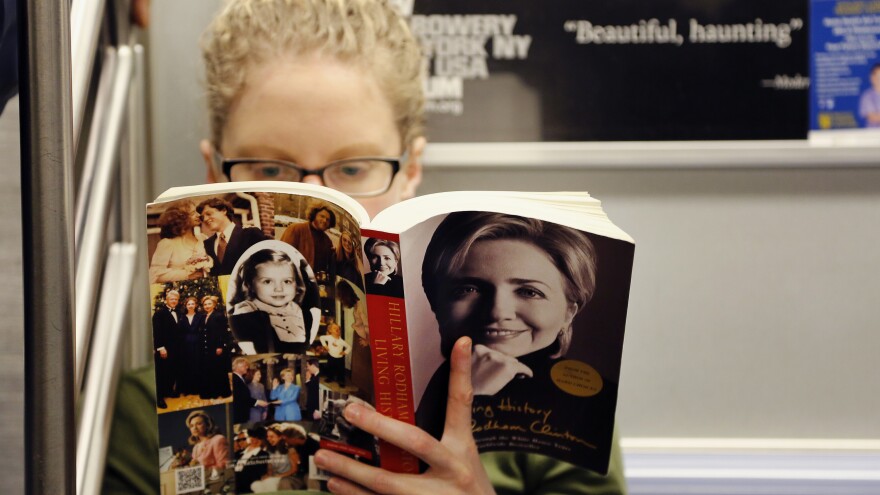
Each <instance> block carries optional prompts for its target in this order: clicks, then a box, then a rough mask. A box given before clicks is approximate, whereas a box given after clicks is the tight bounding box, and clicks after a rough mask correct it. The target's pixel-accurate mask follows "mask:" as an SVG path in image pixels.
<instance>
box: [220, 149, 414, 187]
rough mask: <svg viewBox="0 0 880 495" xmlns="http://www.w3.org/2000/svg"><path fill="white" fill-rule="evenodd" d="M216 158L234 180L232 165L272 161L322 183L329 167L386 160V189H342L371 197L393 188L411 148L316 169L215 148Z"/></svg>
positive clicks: (301, 175) (301, 176)
mask: <svg viewBox="0 0 880 495" xmlns="http://www.w3.org/2000/svg"><path fill="white" fill-rule="evenodd" d="M214 159H215V160H216V161H217V162H218V163H219V164H220V166H221V168H222V170H223V175H225V176H226V179H227V180H230V181H231V180H232V174H231V172H232V167H234V166H235V165H238V164H240V163H272V164H275V165H280V166H282V167H286V168H290V169H293V170H295V171H296V172H298V173H299V174H300V178H299V182H302V180H303V179H305V178H306V177H307V176H309V175H317V176H318V177H319V178H320V179H321V182H322V183H323V182H324V172H325V171H326V170H327V169H328V168H330V167H333V166H337V165H340V164H344V163H347V162H362V161H365V160H370V161H381V162H385V163H387V164H389V165H391V180H389V181H388V185H387V186H385V189H383V190H381V191H379V192H370V193H349V192H345V191H342V192H345V194H348V195H349V196H355V197H370V196H379V195H380V194H385V193H386V192H388V189H390V188H391V184H392V183H393V182H394V177H396V176H397V174H398V172H400V169H401V167H402V164H404V163H406V162H407V160H408V159H409V149H405V150H404V151H403V154H402V155H400V157H399V158H389V157H387V156H357V157H353V158H344V159H342V160H334V161H332V162H330V163H328V164H326V165H324V166H323V167H321V168H319V169H315V170H308V169H304V168H302V167H300V166H299V165H297V164H296V163H293V162H289V161H287V160H276V159H271V158H226V157H224V156H223V155H222V154H221V153H220V152H219V151H217V150H214Z"/></svg>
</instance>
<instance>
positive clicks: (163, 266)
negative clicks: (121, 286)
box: [144, 184, 379, 493]
mask: <svg viewBox="0 0 880 495" xmlns="http://www.w3.org/2000/svg"><path fill="white" fill-rule="evenodd" d="M237 186H238V187H239V189H238V192H218V193H215V194H208V195H204V194H201V195H198V196H194V197H189V198H181V197H179V196H174V195H170V196H165V197H166V198H168V197H177V199H174V200H169V201H165V202H162V203H155V204H151V205H148V207H147V225H148V228H147V237H148V246H149V247H148V253H147V256H148V259H149V263H150V271H149V277H150V283H151V286H150V287H151V299H150V301H149V302H147V301H145V302H144V303H145V304H149V305H150V307H151V309H152V327H153V335H154V350H155V363H156V383H157V412H158V413H159V444H160V448H161V451H162V452H163V453H164V454H163V461H164V464H163V466H162V469H163V473H162V474H161V477H160V478H161V483H162V490H163V493H184V491H187V492H188V491H189V490H196V489H198V490H199V492H200V493H258V492H263V491H269V490H271V491H276V490H278V489H283V488H293V489H300V488H302V489H305V488H309V489H322V488H326V477H325V476H323V475H321V474H320V473H317V474H314V475H312V474H310V464H311V461H312V459H311V458H312V456H313V455H314V453H315V452H316V451H317V450H318V448H328V449H333V450H336V451H338V452H341V453H344V454H346V455H349V456H352V457H355V458H358V459H361V460H364V461H365V462H368V463H371V464H378V462H379V452H378V445H377V442H376V440H375V438H374V437H373V436H372V435H369V434H366V433H365V432H363V431H361V430H359V429H357V428H354V427H353V426H352V425H351V424H349V423H348V422H347V421H345V419H344V417H343V416H342V410H343V409H344V407H345V406H346V405H347V404H349V403H352V402H357V403H360V404H364V405H365V406H366V407H372V406H371V404H372V403H373V387H372V371H371V369H372V366H371V362H370V361H371V356H370V351H369V329H368V326H367V323H366V321H367V318H366V309H365V305H366V297H365V294H364V279H363V275H362V272H363V267H362V265H361V263H362V257H361V252H362V250H361V246H360V239H361V233H360V227H359V221H360V219H358V218H356V217H355V216H353V215H352V214H351V213H349V210H348V209H346V208H343V207H342V206H340V204H338V203H335V202H333V201H329V200H327V199H326V198H325V197H324V196H320V195H319V196H317V197H316V196H314V195H302V194H284V193H278V192H265V191H255V190H247V192H241V189H240V184H239V185H237ZM195 190H197V191H199V192H201V193H204V189H199V188H196V189H195ZM269 466H272V467H271V470H272V471H271V472H272V473H275V474H279V473H283V475H281V476H269V477H266V475H267V473H269V470H268V469H269ZM193 467H198V468H199V469H193ZM158 468H159V466H158V465H157V469H158ZM175 490H176V491H175Z"/></svg>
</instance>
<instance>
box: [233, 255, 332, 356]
mask: <svg viewBox="0 0 880 495" xmlns="http://www.w3.org/2000/svg"><path fill="white" fill-rule="evenodd" d="M227 298H228V300H227V308H228V311H229V323H230V328H231V329H232V333H233V335H234V336H235V339H236V341H237V342H238V345H239V347H240V348H241V349H242V351H243V352H244V353H245V354H264V353H281V354H303V353H305V351H306V349H307V348H308V347H309V346H310V345H311V344H312V342H313V341H314V340H315V338H316V336H317V335H318V327H319V326H320V322H321V308H320V295H319V289H318V284H317V282H316V280H315V274H314V272H313V271H312V268H311V266H309V264H308V263H307V262H306V259H305V257H304V256H303V255H302V254H301V253H300V252H299V251H297V250H296V249H295V248H293V247H292V246H291V245H289V244H287V243H284V242H281V241H275V240H269V241H262V242H260V243H257V244H255V245H254V246H251V247H250V248H248V249H247V250H246V251H245V252H244V253H243V254H242V257H241V259H240V260H239V262H238V263H237V264H236V265H235V267H234V269H233V274H232V275H231V276H230V277H229V287H228V289H227Z"/></svg>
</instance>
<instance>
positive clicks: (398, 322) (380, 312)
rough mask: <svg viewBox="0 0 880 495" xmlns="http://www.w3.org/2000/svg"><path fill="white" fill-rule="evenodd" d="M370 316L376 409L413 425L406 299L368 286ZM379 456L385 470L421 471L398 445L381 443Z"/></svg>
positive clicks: (387, 237) (382, 235) (366, 233)
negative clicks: (372, 290)
mask: <svg viewBox="0 0 880 495" xmlns="http://www.w3.org/2000/svg"><path fill="white" fill-rule="evenodd" d="M361 234H362V235H363V236H364V238H368V237H372V238H378V239H384V240H387V241H392V242H395V243H398V246H399V243H400V238H399V236H397V235H393V234H387V233H384V232H377V231H371V230H364V231H362V232H361ZM367 313H368V320H369V324H370V350H371V352H372V360H373V387H374V397H375V399H374V400H375V406H376V410H377V411H379V412H380V413H382V414H384V415H386V416H389V417H392V418H394V419H397V420H400V421H403V422H405V423H409V424H412V425H414V424H415V407H414V404H413V393H412V374H411V372H410V356H409V339H408V337H407V327H406V305H405V304H404V298H402V297H394V296H388V295H378V294H374V293H373V294H371V290H370V287H369V284H368V285H367ZM379 453H380V455H379V456H380V459H381V463H380V464H381V466H382V468H384V469H387V470H389V471H394V472H401V473H418V472H419V460H418V458H416V457H415V456H413V455H412V454H410V453H409V452H407V451H405V450H403V449H401V448H399V447H397V446H395V445H391V444H389V443H387V442H384V441H380V443H379Z"/></svg>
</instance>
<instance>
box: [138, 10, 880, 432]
mask: <svg viewBox="0 0 880 495" xmlns="http://www.w3.org/2000/svg"><path fill="white" fill-rule="evenodd" d="M217 5H218V3H217V2H207V1H200V2H171V1H170V0H154V2H153V10H152V12H153V27H152V32H151V36H150V38H151V39H150V43H151V46H150V49H149V58H150V64H151V67H150V71H151V77H152V85H153V86H152V88H151V111H152V138H153V145H154V147H153V149H152V160H153V165H154V176H153V189H154V193H156V194H158V192H161V191H162V190H164V189H165V188H167V187H170V186H172V185H184V184H197V183H200V182H202V181H203V180H204V167H203V166H202V162H201V157H200V156H199V154H198V141H199V139H201V138H203V137H206V136H207V135H208V133H207V126H206V119H205V115H204V114H205V111H204V98H203V96H202V89H201V87H200V85H199V81H200V80H201V77H202V76H201V74H200V72H199V71H200V60H199V55H198V48H197V40H198V36H199V33H200V32H201V29H202V28H203V27H204V25H205V24H207V22H208V20H209V19H210V18H211V16H212V15H213V11H214V9H216V8H217ZM805 125H806V123H805ZM498 188H503V189H540V190H574V189H585V190H588V191H590V192H591V193H592V194H594V195H595V196H597V197H598V198H600V199H601V200H602V201H603V204H604V206H605V208H606V210H607V211H608V213H609V215H610V216H611V218H612V219H613V220H614V221H615V222H617V223H618V224H620V225H621V226H622V227H623V228H624V229H625V230H627V232H629V233H630V234H632V235H633V237H635V239H636V241H637V247H636V262H635V273H634V276H633V287H632V294H631V299H630V311H629V315H628V324H627V336H626V344H625V347H624V358H623V359H624V361H623V372H622V376H621V395H620V403H619V405H618V416H619V421H620V425H621V430H622V433H623V435H624V436H627V437H765V438H771V437H774V438H775V437H781V438H880V422H878V421H877V420H876V416H877V411H878V410H880V371H878V368H877V366H876V364H875V363H876V361H877V358H876V354H877V350H878V349H880V303H878V302H880V283H878V278H880V249H878V246H880V228H878V227H880V167H878V168H862V169H848V168H842V167H839V166H837V165H836V164H835V163H828V164H827V168H819V169H791V170H780V169H774V168H773V164H772V163H768V164H767V169H763V170H762V169H739V170H737V169H732V170H699V169H696V170H693V169H692V170H607V171H594V170H574V169H568V170H552V169H545V168H540V167H537V168H536V170H533V171H524V170H516V169H504V168H492V169H478V170H464V169H460V168H455V169H453V168H443V167H436V168H431V167H429V168H428V169H427V170H426V172H425V181H424V184H423V187H422V188H421V191H420V192H422V193H430V192H437V191H445V190H456V189H498Z"/></svg>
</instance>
